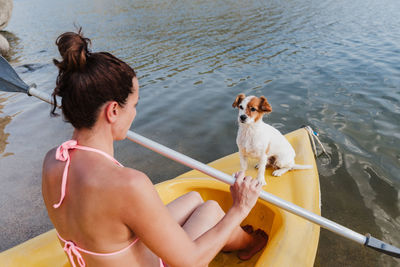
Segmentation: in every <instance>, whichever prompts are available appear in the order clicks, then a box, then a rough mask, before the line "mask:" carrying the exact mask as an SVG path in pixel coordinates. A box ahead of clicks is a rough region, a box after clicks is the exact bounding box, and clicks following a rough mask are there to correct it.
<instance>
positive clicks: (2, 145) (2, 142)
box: [0, 95, 13, 157]
mask: <svg viewBox="0 0 400 267" xmlns="http://www.w3.org/2000/svg"><path fill="white" fill-rule="evenodd" d="M7 99H8V98H7V97H3V95H0V155H1V156H2V157H7V156H11V155H13V153H10V152H7V153H4V151H5V149H6V146H7V144H8V142H7V139H8V136H9V135H10V134H9V133H6V132H5V128H6V126H7V124H9V123H10V122H11V119H12V117H11V116H8V115H6V116H1V114H2V113H3V111H2V109H3V108H4V105H3V103H4V102H5V101H7Z"/></svg>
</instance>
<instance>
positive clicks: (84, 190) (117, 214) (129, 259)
mask: <svg viewBox="0 0 400 267" xmlns="http://www.w3.org/2000/svg"><path fill="white" fill-rule="evenodd" d="M69 153H70V156H71V162H70V166H69V168H68V176H67V185H68V186H67V190H66V194H65V199H64V200H63V201H62V204H61V205H60V206H59V207H58V208H57V209H55V208H54V207H53V205H54V204H55V203H58V202H59V201H60V196H61V184H62V176H63V172H64V168H65V165H66V163H65V162H62V161H59V160H57V159H56V158H55V154H56V149H52V150H50V151H49V152H48V154H47V155H46V158H45V161H44V164H43V184H42V186H43V189H42V190H43V198H44V201H45V204H46V207H47V210H48V211H49V217H50V219H51V221H52V222H53V224H54V226H55V227H56V229H57V231H58V233H59V234H60V236H61V237H62V238H63V239H65V240H72V241H73V242H74V243H75V244H76V245H77V246H78V247H79V248H82V249H85V250H89V251H92V252H96V253H111V252H116V251H119V250H121V249H124V248H127V247H128V246H130V245H131V244H132V243H133V242H134V241H135V239H136V236H135V234H134V233H133V232H132V231H131V230H130V229H129V228H128V227H127V226H126V225H125V224H124V223H123V222H122V220H121V218H122V216H121V215H122V213H123V212H124V211H123V210H122V206H121V205H119V204H121V203H123V202H124V199H123V195H124V193H125V192H124V191H125V190H126V188H127V186H126V185H127V180H128V179H130V177H126V174H127V173H130V174H132V170H130V171H129V172H127V171H126V168H123V167H120V166H118V165H117V164H115V163H114V162H112V161H111V160H110V159H108V158H106V157H104V156H103V155H100V154H97V153H94V152H90V151H81V150H78V149H74V150H70V151H69ZM131 178H132V177H131ZM55 189H56V190H55ZM135 204H136V203H131V205H135ZM62 245H63V246H64V244H62ZM80 254H81V255H82V256H83V258H84V259H85V262H86V263H87V264H90V265H94V266H96V265H98V264H101V265H104V266H106V265H108V264H112V265H114V266H117V265H118V266H123V264H124V263H126V264H127V265H129V266H132V263H134V262H137V265H138V266H140V264H139V263H140V262H141V261H143V260H145V262H146V264H148V263H149V262H154V264H155V266H157V263H158V258H157V257H156V256H155V255H154V254H152V253H151V252H150V251H149V250H148V249H147V248H146V247H145V246H144V245H143V244H141V242H137V243H135V244H134V245H132V246H131V247H130V248H129V249H128V250H127V251H125V252H122V253H120V254H117V255H114V256H111V257H102V256H92V255H89V254H87V253H80ZM139 255H140V257H137V256H139ZM145 255H147V257H146V256H145ZM143 256H145V257H143ZM149 257H150V258H154V259H153V260H152V259H149ZM149 260H150V261H149Z"/></svg>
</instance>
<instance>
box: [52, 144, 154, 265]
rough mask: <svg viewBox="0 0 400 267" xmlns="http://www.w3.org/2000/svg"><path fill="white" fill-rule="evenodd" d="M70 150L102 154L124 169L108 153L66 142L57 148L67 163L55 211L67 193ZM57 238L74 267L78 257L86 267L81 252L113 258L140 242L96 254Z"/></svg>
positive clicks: (57, 156) (57, 152)
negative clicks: (117, 249) (62, 243)
mask: <svg viewBox="0 0 400 267" xmlns="http://www.w3.org/2000/svg"><path fill="white" fill-rule="evenodd" d="M70 149H82V150H87V151H92V152H96V153H99V154H102V155H103V156H105V157H107V158H109V159H111V160H112V161H114V162H115V163H116V164H117V165H119V166H121V167H123V166H122V164H121V163H119V162H118V161H117V160H116V159H114V158H113V157H111V156H110V155H108V154H107V153H105V152H103V151H101V150H98V149H94V148H90V147H86V146H80V145H78V142H77V141H76V140H70V141H67V142H64V143H63V144H62V145H61V146H59V147H58V148H57V151H56V159H57V160H60V161H66V162H67V163H66V164H65V167H64V172H63V177H62V183H61V199H60V201H59V202H58V203H57V204H54V205H53V207H54V208H55V209H57V208H58V207H60V205H61V203H62V202H63V200H64V197H65V191H66V186H67V177H68V168H69V163H70V161H71V157H70V155H69V152H68V151H69V150H70ZM57 236H58V238H60V240H61V241H63V242H64V243H65V245H64V251H65V252H66V253H67V255H68V258H69V260H70V262H71V264H72V267H76V265H75V262H74V256H75V257H76V259H77V261H78V264H79V266H81V267H84V266H86V264H85V261H84V260H83V257H82V255H81V254H80V253H79V252H84V253H86V254H90V255H95V256H112V255H116V254H119V253H122V252H124V251H126V250H128V249H129V248H130V247H131V246H133V245H134V244H135V243H136V242H137V241H138V240H139V239H138V238H136V239H135V240H134V241H133V242H132V243H131V244H130V245H129V246H127V247H126V248H123V249H121V250H119V251H116V252H111V253H95V252H91V251H88V250H85V249H83V248H80V247H78V246H77V245H75V243H74V242H72V241H67V240H65V239H63V238H62V237H61V236H60V235H59V234H58V233H57ZM160 262H161V260H160Z"/></svg>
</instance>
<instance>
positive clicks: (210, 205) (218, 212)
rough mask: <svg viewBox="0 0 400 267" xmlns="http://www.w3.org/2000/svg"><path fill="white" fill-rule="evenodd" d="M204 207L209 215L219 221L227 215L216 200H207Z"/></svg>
mask: <svg viewBox="0 0 400 267" xmlns="http://www.w3.org/2000/svg"><path fill="white" fill-rule="evenodd" d="M203 206H204V208H205V209H206V210H207V214H209V216H212V217H214V218H215V219H216V220H217V221H219V220H220V219H222V217H224V215H225V212H224V211H223V209H222V208H221V206H220V205H219V203H218V202H217V201H215V200H207V201H206V202H204V204H203Z"/></svg>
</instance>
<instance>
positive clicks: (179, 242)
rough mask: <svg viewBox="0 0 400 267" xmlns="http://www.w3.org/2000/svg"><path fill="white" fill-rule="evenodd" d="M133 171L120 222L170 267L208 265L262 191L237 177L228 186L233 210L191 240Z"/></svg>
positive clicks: (148, 183)
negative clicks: (232, 183)
mask: <svg viewBox="0 0 400 267" xmlns="http://www.w3.org/2000/svg"><path fill="white" fill-rule="evenodd" d="M131 171H133V170H131ZM133 172H135V173H132V174H133V176H134V177H133V179H128V180H129V181H130V183H129V184H130V185H129V186H128V187H127V190H128V191H126V192H124V197H125V198H126V199H125V203H126V204H125V205H127V206H126V207H125V208H124V209H123V210H124V211H125V212H124V213H123V220H124V222H125V223H126V224H127V225H128V227H129V228H131V229H132V230H133V231H134V232H135V233H136V235H137V236H138V237H139V238H140V239H141V240H142V241H143V242H144V243H145V244H146V245H147V246H148V247H149V248H150V249H151V250H152V251H153V252H154V253H155V254H157V255H158V256H159V257H161V258H162V259H163V260H164V261H165V262H167V263H168V264H169V265H170V266H205V265H207V264H208V263H209V262H210V261H211V260H212V259H213V258H214V257H215V255H216V254H217V253H218V252H219V251H220V250H221V249H222V247H223V246H224V245H225V244H226V242H227V241H228V239H229V237H230V235H231V233H232V231H233V230H234V228H235V227H237V226H238V225H239V224H240V223H241V222H242V220H243V219H244V218H245V217H246V216H247V215H248V213H249V212H250V210H251V208H252V207H253V206H254V204H255V203H256V201H257V198H258V195H259V193H260V190H261V185H258V183H257V181H256V180H253V179H251V178H249V177H246V178H245V177H244V175H243V174H240V175H239V176H238V178H237V182H236V183H235V185H234V186H232V187H231V191H232V197H233V200H234V201H233V205H232V208H231V209H230V210H229V211H228V212H227V213H226V215H225V216H224V218H223V219H222V220H221V221H220V222H219V223H218V224H217V225H216V226H214V227H213V228H211V229H210V230H209V231H207V232H205V233H204V234H203V235H201V236H200V237H199V238H197V239H196V240H195V241H192V240H191V239H190V238H189V236H188V235H187V234H186V232H185V231H184V230H183V229H182V227H181V226H180V225H179V224H178V223H177V222H176V221H175V220H174V219H173V218H172V216H171V215H170V213H169V211H168V209H167V208H166V207H165V205H164V204H163V203H162V201H161V199H160V197H159V196H158V193H157V192H156V190H155V188H154V186H153V184H152V183H151V181H150V180H149V179H148V177H147V176H146V175H145V174H143V173H138V172H136V171H133ZM124 191H125V190H124Z"/></svg>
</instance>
